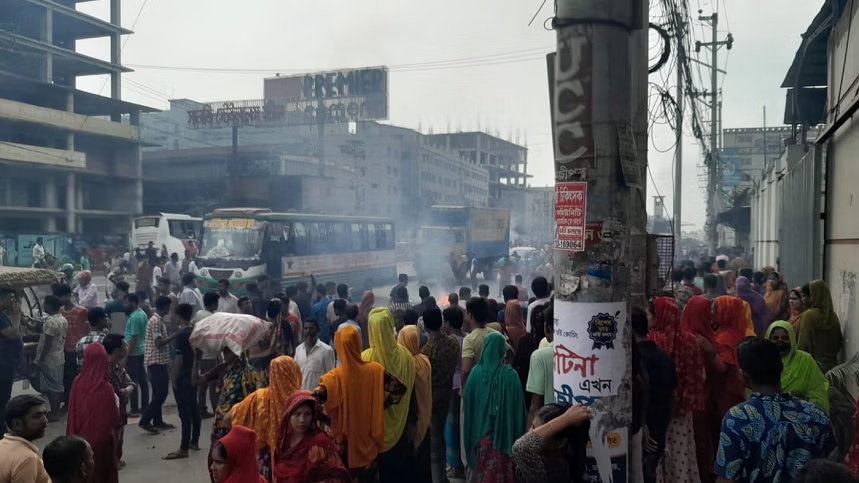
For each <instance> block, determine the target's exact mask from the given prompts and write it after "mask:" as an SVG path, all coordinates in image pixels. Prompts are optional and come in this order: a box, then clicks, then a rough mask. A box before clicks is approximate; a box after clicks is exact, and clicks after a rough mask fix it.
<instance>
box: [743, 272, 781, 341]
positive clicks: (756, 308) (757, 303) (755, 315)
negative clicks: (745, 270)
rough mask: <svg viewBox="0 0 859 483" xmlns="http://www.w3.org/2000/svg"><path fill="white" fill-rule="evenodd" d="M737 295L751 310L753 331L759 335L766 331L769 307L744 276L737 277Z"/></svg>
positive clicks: (768, 320) (768, 323)
mask: <svg viewBox="0 0 859 483" xmlns="http://www.w3.org/2000/svg"><path fill="white" fill-rule="evenodd" d="M736 287H737V297H739V298H740V299H742V300H743V301H744V302H746V303H748V304H749V307H750V308H751V310H752V324H754V327H755V333H756V334H757V335H758V336H760V335H761V334H763V333H764V332H766V330H767V327H769V325H770V322H771V320H770V317H772V316H771V315H770V309H769V308H768V307H767V304H766V302H765V301H764V298H763V297H762V296H761V294H759V293H757V292H755V290H754V289H753V288H752V283H751V282H750V281H749V279H747V278H746V277H740V278H738V279H737V284H736Z"/></svg>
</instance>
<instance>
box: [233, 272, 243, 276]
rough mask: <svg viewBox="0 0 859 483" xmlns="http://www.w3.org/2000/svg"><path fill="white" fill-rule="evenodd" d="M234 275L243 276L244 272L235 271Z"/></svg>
mask: <svg viewBox="0 0 859 483" xmlns="http://www.w3.org/2000/svg"><path fill="white" fill-rule="evenodd" d="M233 277H236V278H242V272H239V271H235V272H233Z"/></svg>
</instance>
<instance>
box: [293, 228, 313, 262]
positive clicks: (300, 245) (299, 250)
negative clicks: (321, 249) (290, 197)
mask: <svg viewBox="0 0 859 483" xmlns="http://www.w3.org/2000/svg"><path fill="white" fill-rule="evenodd" d="M292 233H293V239H294V244H295V255H296V256H302V255H309V254H310V249H309V247H308V246H307V242H308V239H307V230H306V229H305V227H304V223H293V225H292Z"/></svg>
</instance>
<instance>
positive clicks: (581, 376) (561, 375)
mask: <svg viewBox="0 0 859 483" xmlns="http://www.w3.org/2000/svg"><path fill="white" fill-rule="evenodd" d="M626 325H627V308H626V302H608V303H586V302H567V301H562V300H556V301H555V335H554V341H553V343H552V346H553V347H554V352H555V355H554V364H553V366H554V370H553V372H554V390H555V401H556V402H558V403H561V404H571V405H583V406H588V407H590V406H592V405H594V403H596V402H597V401H599V400H600V399H602V398H604V397H608V396H616V395H618V391H619V390H620V388H621V385H622V384H623V377H624V374H625V372H626V368H627V357H628V354H627V353H626V351H627V348H626V346H625V345H624V340H623V337H624V328H625V327H626ZM590 433H591V434H590V436H591V443H590V446H589V447H588V458H589V461H588V471H587V473H588V475H587V478H588V479H587V481H593V482H600V481H601V482H603V483H612V482H616V481H624V479H623V478H624V475H626V473H627V453H628V447H629V435H628V431H627V429H626V428H625V427H624V428H620V429H616V430H611V431H605V432H603V431H602V429H601V428H600V427H599V425H596V424H592V425H591V431H590Z"/></svg>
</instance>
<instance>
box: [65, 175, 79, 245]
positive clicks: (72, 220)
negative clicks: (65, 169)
mask: <svg viewBox="0 0 859 483" xmlns="http://www.w3.org/2000/svg"><path fill="white" fill-rule="evenodd" d="M76 181H77V180H76V179H75V173H67V174H66V232H68V233H77V223H76V221H77V209H76V205H75V203H76V202H77V196H76V195H75V194H76V192H77V183H76Z"/></svg>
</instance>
